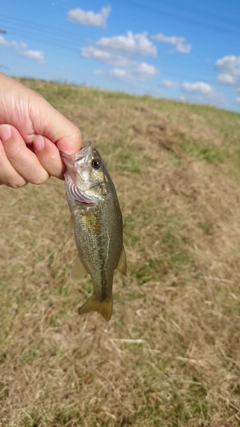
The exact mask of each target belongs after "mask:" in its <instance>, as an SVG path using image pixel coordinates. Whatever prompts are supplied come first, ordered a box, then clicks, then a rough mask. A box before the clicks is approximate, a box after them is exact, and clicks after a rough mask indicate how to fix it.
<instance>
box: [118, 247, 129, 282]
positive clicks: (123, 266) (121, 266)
mask: <svg viewBox="0 0 240 427" xmlns="http://www.w3.org/2000/svg"><path fill="white" fill-rule="evenodd" d="M117 270H118V271H120V273H122V274H124V276H126V274H127V259H126V252H125V249H124V246H123V247H122V252H121V255H120V258H119V261H118V265H117Z"/></svg>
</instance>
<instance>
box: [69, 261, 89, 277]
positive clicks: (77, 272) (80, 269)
mask: <svg viewBox="0 0 240 427" xmlns="http://www.w3.org/2000/svg"><path fill="white" fill-rule="evenodd" d="M83 274H89V273H88V271H87V270H86V268H85V267H84V265H83V264H82V262H81V261H80V259H79V256H77V258H76V259H75V261H74V263H73V267H72V271H71V279H78V278H79V277H81V276H82V275H83Z"/></svg>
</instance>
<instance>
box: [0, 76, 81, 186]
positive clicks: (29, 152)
mask: <svg viewBox="0 0 240 427" xmlns="http://www.w3.org/2000/svg"><path fill="white" fill-rule="evenodd" d="M81 144H82V141H81V133H80V130H79V129H78V128H77V127H76V126H75V125H74V124H73V123H71V122H70V121H69V120H68V119H67V118H66V117H64V116H63V115H62V114H61V113H59V112H58V111H57V110H55V109H54V108H53V107H52V106H51V105H50V104H49V103H48V102H47V101H46V100H45V99H44V98H43V97H42V96H41V95H39V94H38V93H37V92H34V91H33V90H31V89H29V88H27V87H25V86H24V85H22V84H21V83H19V82H17V81H16V80H14V79H12V78H10V77H8V76H5V75H4V74H2V73H0V185H1V184H5V185H8V186H10V187H14V188H18V187H22V186H24V185H25V184H27V183H28V182H31V183H33V184H42V183H44V182H45V181H46V180H47V179H48V178H49V176H51V175H52V176H55V177H57V178H63V173H64V171H65V166H64V164H63V162H62V160H61V157H60V153H59V151H63V152H65V153H67V154H73V153H75V152H76V151H78V150H79V149H80V148H81Z"/></svg>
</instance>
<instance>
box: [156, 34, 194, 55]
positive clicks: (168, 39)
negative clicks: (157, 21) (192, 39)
mask: <svg viewBox="0 0 240 427" xmlns="http://www.w3.org/2000/svg"><path fill="white" fill-rule="evenodd" d="M152 39H154V40H157V41H159V42H161V43H169V44H172V45H174V46H175V48H176V50H177V51H178V52H180V53H189V52H190V51H191V50H192V46H191V45H190V44H185V42H186V39H185V37H176V36H165V35H164V34H162V33H159V34H155V35H154V36H152Z"/></svg>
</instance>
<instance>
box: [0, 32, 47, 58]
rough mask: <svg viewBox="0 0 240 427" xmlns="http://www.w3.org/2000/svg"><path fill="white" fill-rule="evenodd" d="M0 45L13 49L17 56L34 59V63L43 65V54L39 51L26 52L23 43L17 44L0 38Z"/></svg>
mask: <svg viewBox="0 0 240 427" xmlns="http://www.w3.org/2000/svg"><path fill="white" fill-rule="evenodd" d="M0 45H1V46H6V47H10V48H13V49H14V50H15V51H16V52H17V53H18V54H19V55H21V56H24V57H25V58H30V59H34V60H35V61H37V62H39V63H41V64H44V63H45V60H44V52H42V51H40V50H28V49H27V45H26V44H25V43H17V42H16V41H11V42H10V41H8V40H6V39H5V37H3V36H0Z"/></svg>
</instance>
